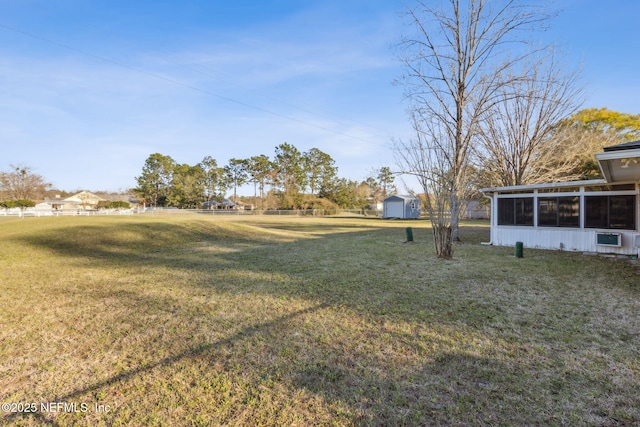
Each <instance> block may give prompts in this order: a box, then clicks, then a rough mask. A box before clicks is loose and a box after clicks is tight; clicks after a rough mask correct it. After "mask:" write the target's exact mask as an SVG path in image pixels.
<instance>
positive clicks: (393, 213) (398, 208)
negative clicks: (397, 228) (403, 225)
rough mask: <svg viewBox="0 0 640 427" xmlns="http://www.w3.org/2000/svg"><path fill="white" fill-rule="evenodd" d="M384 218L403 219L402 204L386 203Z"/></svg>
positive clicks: (399, 202)
mask: <svg viewBox="0 0 640 427" xmlns="http://www.w3.org/2000/svg"><path fill="white" fill-rule="evenodd" d="M386 216H387V218H404V203H402V201H398V202H395V201H394V202H392V201H388V202H387V214H386Z"/></svg>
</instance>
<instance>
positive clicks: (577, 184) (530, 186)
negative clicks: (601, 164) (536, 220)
mask: <svg viewBox="0 0 640 427" xmlns="http://www.w3.org/2000/svg"><path fill="white" fill-rule="evenodd" d="M606 183H607V181H606V180H604V179H587V180H582V181H567V182H550V183H543V184H526V185H510V186H506V187H491V188H481V189H480V192H482V193H501V192H504V191H527V190H532V191H533V190H541V189H547V188H563V187H582V186H589V185H601V184H606Z"/></svg>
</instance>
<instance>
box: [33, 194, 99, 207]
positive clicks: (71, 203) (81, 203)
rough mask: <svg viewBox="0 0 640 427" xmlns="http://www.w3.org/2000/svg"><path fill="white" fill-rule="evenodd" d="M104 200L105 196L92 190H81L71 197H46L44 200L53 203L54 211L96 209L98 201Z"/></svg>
mask: <svg viewBox="0 0 640 427" xmlns="http://www.w3.org/2000/svg"><path fill="white" fill-rule="evenodd" d="M102 201H104V199H103V198H101V197H100V196H97V195H95V194H93V193H91V192H90V191H81V192H79V193H78V194H74V195H73V196H71V197H67V198H66V199H62V198H60V197H55V198H53V199H51V198H46V199H45V200H44V202H45V203H46V204H49V205H51V208H52V210H54V211H69V210H83V211H88V210H96V209H97V208H98V203H100V202H102Z"/></svg>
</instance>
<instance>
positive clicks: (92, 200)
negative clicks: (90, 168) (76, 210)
mask: <svg viewBox="0 0 640 427" xmlns="http://www.w3.org/2000/svg"><path fill="white" fill-rule="evenodd" d="M103 200H104V199H103V198H102V197H100V196H97V195H95V194H93V193H91V192H90V191H81V192H79V193H78V194H75V195H73V196H71V197H67V198H66V199H64V201H65V202H75V203H85V204H97V203H98V202H101V201H103Z"/></svg>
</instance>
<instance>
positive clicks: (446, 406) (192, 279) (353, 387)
mask: <svg viewBox="0 0 640 427" xmlns="http://www.w3.org/2000/svg"><path fill="white" fill-rule="evenodd" d="M407 226H412V227H413V228H414V231H413V234H414V238H415V242H414V243H411V244H406V243H404V242H403V240H404V239H405V227H407ZM488 234H489V232H488V225H487V224H486V223H469V224H465V225H464V226H463V228H462V231H461V235H462V238H463V240H464V242H463V243H461V244H458V245H456V248H455V259H454V260H451V261H443V260H439V259H435V258H434V257H433V245H432V242H431V238H430V228H429V226H428V223H425V222H421V221H420V222H418V221H414V222H403V221H382V220H378V219H367V218H325V219H321V218H305V217H303V218H286V217H282V218H280V217H233V218H220V217H210V216H198V215H196V214H192V215H184V216H182V215H176V216H156V217H151V216H135V217H105V218H99V217H73V218H25V219H2V220H1V221H0V236H1V238H2V244H1V245H0V291H1V298H0V402H2V403H9V404H12V403H13V405H9V406H7V405H3V409H4V410H3V412H0V424H15V425H42V424H49V425H60V426H66V425H110V426H111V425H114V426H124V425H158V426H160V425H167V426H180V425H185V426H192V425H196V426H198V425H201V426H209V425H252V426H253V425H299V426H309V425H380V426H396V425H433V426H438V425H443V426H474V425H478V426H494V425H495V426H498V425H504V426H513V425H540V426H548V425H558V426H561V425H568V426H575V425H593V426H619V425H639V424H640V340H639V338H640V318H639V316H638V313H639V311H638V309H639V308H640V268H638V267H636V266H632V265H630V264H628V263H625V262H624V261H621V260H612V259H606V258H600V257H592V256H591V257H590V256H585V255H582V254H576V253H567V252H557V251H536V250H531V249H525V253H524V255H525V257H524V258H522V259H517V258H515V257H514V256H513V248H498V247H489V246H482V245H480V242H481V241H485V240H488ZM25 404H29V406H27V407H26V408H27V409H28V408H33V407H35V409H36V412H35V413H24V412H11V411H12V410H18V409H23V410H24V409H25V407H24V405H25ZM32 404H33V405H32ZM65 404H66V405H67V406H66V408H65V407H64V405H65ZM31 405H32V406H31ZM74 405H75V406H74ZM96 405H103V406H102V410H100V408H98V409H96ZM53 409H55V411H53ZM74 409H75V411H74ZM7 411H9V412H7Z"/></svg>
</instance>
